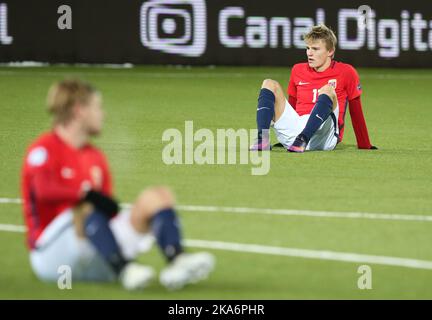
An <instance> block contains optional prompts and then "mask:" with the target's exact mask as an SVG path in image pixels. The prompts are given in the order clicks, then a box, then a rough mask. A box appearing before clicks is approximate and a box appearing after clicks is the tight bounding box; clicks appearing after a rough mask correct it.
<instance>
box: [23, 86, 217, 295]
mask: <svg viewBox="0 0 432 320" xmlns="http://www.w3.org/2000/svg"><path fill="white" fill-rule="evenodd" d="M48 111H49V112H50V114H51V115H52V116H53V128H52V130H51V131H50V132H47V133H45V134H43V135H41V136H40V137H39V138H37V139H36V140H35V141H34V142H33V143H32V144H31V145H30V147H29V148H28V150H27V152H26V155H25V159H24V165H23V170H22V197H23V210H24V216H25V222H26V225H27V228H28V230H27V243H28V248H29V249H30V261H31V266H32V269H33V271H34V272H35V274H36V275H37V277H38V278H39V279H41V280H45V281H57V279H58V277H59V274H58V272H57V271H58V268H59V267H60V266H62V265H67V266H69V267H70V268H71V270H72V278H73V280H74V281H75V280H78V281H117V280H118V281H120V282H121V283H122V285H123V286H124V287H125V288H126V289H129V290H134V289H140V288H144V287H145V286H147V285H148V284H149V282H150V281H151V280H152V279H153V278H154V277H155V272H154V270H153V269H152V268H151V267H149V266H144V265H141V264H138V263H136V262H134V259H135V258H136V257H137V255H138V254H140V253H141V252H144V251H146V250H148V249H149V248H150V247H151V244H152V243H153V241H154V240H156V242H157V244H158V246H159V247H160V249H161V251H162V253H163V255H164V257H165V258H166V261H167V266H166V267H165V268H164V269H163V270H162V271H161V273H160V277H159V279H160V281H161V283H162V284H163V285H164V286H166V287H167V288H169V289H177V288H181V287H183V286H184V285H186V284H188V283H193V282H196V281H199V280H201V279H204V278H206V277H207V276H208V274H209V273H210V272H211V271H212V269H213V267H214V258H213V256H212V255H211V254H209V253H205V252H201V253H193V254H192V253H185V252H184V248H183V247H182V244H181V230H180V225H179V222H178V217H177V215H176V213H175V211H174V197H173V195H172V193H171V192H170V191H169V189H167V188H166V187H154V188H149V189H146V190H144V191H142V192H141V194H139V196H138V198H137V199H136V201H135V203H133V205H132V206H131V208H130V209H129V210H123V211H122V212H119V206H118V204H117V202H116V201H115V200H114V198H113V192H112V184H111V174H110V170H109V167H108V163H107V160H106V159H105V156H104V155H103V153H102V152H101V151H100V150H98V149H97V148H96V147H94V146H93V145H91V144H90V143H89V139H90V138H91V137H93V136H97V135H98V134H99V133H100V132H101V129H102V123H103V118H104V113H103V110H102V96H101V93H100V92H98V91H97V90H96V89H94V88H93V87H92V86H91V85H90V84H87V83H84V82H81V81H79V80H64V81H61V82H59V83H56V84H54V85H53V86H52V87H51V88H50V90H49V93H48Z"/></svg>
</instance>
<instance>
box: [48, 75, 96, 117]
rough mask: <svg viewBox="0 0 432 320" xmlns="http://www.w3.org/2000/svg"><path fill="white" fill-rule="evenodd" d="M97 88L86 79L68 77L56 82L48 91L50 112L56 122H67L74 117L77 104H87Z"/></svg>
mask: <svg viewBox="0 0 432 320" xmlns="http://www.w3.org/2000/svg"><path fill="white" fill-rule="evenodd" d="M95 93H97V90H96V89H95V88H94V87H93V86H92V85H90V84H89V83H86V82H84V81H81V80H78V79H66V80H62V81H60V82H57V83H54V84H53V85H52V86H51V88H50V89H49V91H48V96H47V106H48V112H49V113H50V114H52V115H53V117H54V119H53V120H54V124H65V123H67V122H68V121H69V120H70V119H71V118H72V109H73V107H74V106H75V105H76V104H81V105H86V104H88V103H89V101H90V98H91V97H92V96H93V95H94V94H95Z"/></svg>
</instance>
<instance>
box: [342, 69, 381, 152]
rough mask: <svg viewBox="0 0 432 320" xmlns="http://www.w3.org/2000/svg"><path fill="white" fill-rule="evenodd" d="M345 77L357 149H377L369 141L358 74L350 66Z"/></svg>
mask: <svg viewBox="0 0 432 320" xmlns="http://www.w3.org/2000/svg"><path fill="white" fill-rule="evenodd" d="M346 77H347V79H348V81H347V86H346V90H347V95H348V99H349V100H348V101H349V112H350V116H351V122H352V126H353V129H354V133H355V136H356V140H357V147H358V148H359V149H377V148H376V147H374V146H372V144H371V142H370V139H369V133H368V129H367V126H366V120H365V117H364V115H363V108H362V103H361V99H360V95H361V93H362V89H361V85H360V78H359V76H358V73H357V71H356V70H355V69H354V68H353V67H352V66H348V69H347V72H346Z"/></svg>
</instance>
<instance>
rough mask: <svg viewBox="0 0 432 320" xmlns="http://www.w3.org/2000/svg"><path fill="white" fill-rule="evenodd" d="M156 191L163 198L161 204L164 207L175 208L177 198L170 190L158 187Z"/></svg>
mask: <svg viewBox="0 0 432 320" xmlns="http://www.w3.org/2000/svg"><path fill="white" fill-rule="evenodd" d="M156 191H157V192H158V193H159V196H160V197H161V202H162V203H163V204H164V206H167V207H174V205H175V197H174V194H173V192H172V191H171V189H170V188H168V187H157V188H156Z"/></svg>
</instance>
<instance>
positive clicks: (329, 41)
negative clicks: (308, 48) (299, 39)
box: [303, 24, 337, 51]
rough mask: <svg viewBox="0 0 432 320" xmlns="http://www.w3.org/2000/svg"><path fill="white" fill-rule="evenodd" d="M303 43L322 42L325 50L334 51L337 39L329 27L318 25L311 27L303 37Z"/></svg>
mask: <svg viewBox="0 0 432 320" xmlns="http://www.w3.org/2000/svg"><path fill="white" fill-rule="evenodd" d="M303 38H304V41H305V42H308V41H316V40H323V41H324V42H325V44H326V48H327V50H329V51H330V50H336V44H337V38H336V36H335V34H334V32H333V31H332V29H330V28H329V27H327V26H326V25H324V24H319V25H317V26H314V27H312V29H311V30H310V31H309V32H308V33H306V34H305V35H304V37H303Z"/></svg>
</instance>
